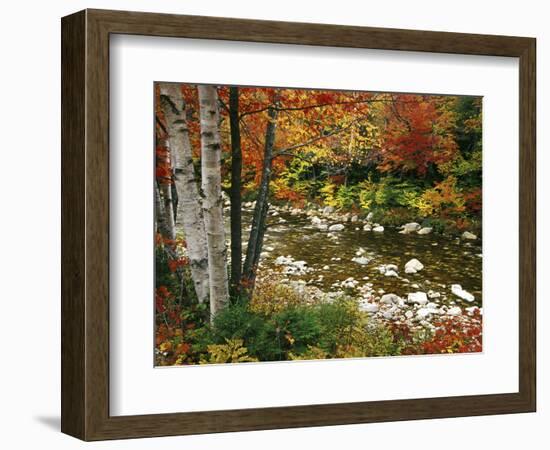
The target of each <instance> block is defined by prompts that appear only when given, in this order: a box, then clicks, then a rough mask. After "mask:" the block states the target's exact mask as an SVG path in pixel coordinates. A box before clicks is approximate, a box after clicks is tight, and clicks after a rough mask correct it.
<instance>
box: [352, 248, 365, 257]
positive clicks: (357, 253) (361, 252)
mask: <svg viewBox="0 0 550 450" xmlns="http://www.w3.org/2000/svg"><path fill="white" fill-rule="evenodd" d="M366 252H367V251H366V250H365V249H364V248H363V247H359V249H357V251H356V252H355V256H361V255H364V254H365V253H366Z"/></svg>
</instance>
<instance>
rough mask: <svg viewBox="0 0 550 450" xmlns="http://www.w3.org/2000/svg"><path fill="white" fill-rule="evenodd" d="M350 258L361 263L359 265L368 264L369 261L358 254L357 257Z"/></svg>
mask: <svg viewBox="0 0 550 450" xmlns="http://www.w3.org/2000/svg"><path fill="white" fill-rule="evenodd" d="M351 260H352V261H353V262H356V263H357V264H361V265H365V264H368V263H369V262H370V259H369V258H366V257H364V256H358V257H355V258H351Z"/></svg>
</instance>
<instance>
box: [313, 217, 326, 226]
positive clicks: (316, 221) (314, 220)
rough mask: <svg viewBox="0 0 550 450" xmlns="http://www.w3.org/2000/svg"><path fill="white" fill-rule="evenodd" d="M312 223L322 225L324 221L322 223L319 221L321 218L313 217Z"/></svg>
mask: <svg viewBox="0 0 550 450" xmlns="http://www.w3.org/2000/svg"><path fill="white" fill-rule="evenodd" d="M311 223H312V224H313V225H321V223H323V221H322V220H321V219H319V217H317V216H313V217H312V218H311Z"/></svg>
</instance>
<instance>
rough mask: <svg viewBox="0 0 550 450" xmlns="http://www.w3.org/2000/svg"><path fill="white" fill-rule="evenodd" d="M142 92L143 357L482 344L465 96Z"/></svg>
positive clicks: (210, 360)
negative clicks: (145, 191)
mask: <svg viewBox="0 0 550 450" xmlns="http://www.w3.org/2000/svg"><path fill="white" fill-rule="evenodd" d="M154 90H155V105H154V121H155V136H154V143H155V145H154V151H155V176H154V202H155V203H154V208H155V215H154V216H155V224H154V230H155V236H154V255H155V292H154V307H155V324H154V326H155V366H181V365H194V364H220V363H241V362H265V361H296V360H321V359H335V358H366V357H374V356H404V355H426V354H428V355H434V354H452V353H477V352H481V351H482V313H483V310H482V257H483V255H482V98H481V97H474V96H456V95H443V94H424V93H391V92H374V91H372V92H371V91H347V90H318V89H307V88H280V87H252V86H224V85H221V86H214V85H209V84H191V83H174V82H156V83H155V85H154ZM151 207H153V205H151Z"/></svg>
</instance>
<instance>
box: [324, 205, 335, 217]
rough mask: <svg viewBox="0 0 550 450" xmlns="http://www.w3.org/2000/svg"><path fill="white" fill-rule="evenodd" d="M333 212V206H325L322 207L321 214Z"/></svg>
mask: <svg viewBox="0 0 550 450" xmlns="http://www.w3.org/2000/svg"><path fill="white" fill-rule="evenodd" d="M333 212H334V206H325V207H324V208H323V214H325V215H326V214H332V213H333Z"/></svg>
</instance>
